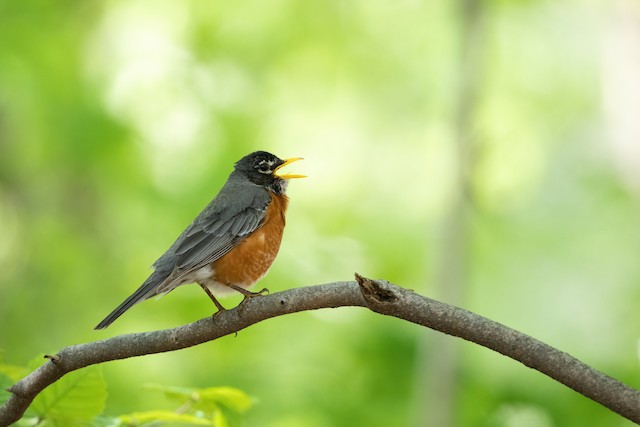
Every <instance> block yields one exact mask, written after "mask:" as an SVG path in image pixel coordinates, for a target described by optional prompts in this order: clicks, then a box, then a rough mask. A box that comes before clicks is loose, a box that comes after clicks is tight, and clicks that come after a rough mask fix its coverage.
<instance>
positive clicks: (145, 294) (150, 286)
mask: <svg viewBox="0 0 640 427" xmlns="http://www.w3.org/2000/svg"><path fill="white" fill-rule="evenodd" d="M157 273H158V272H157V271H156V272H154V273H153V274H152V275H151V276H149V278H148V279H147V280H145V282H144V283H143V284H142V285H141V286H140V287H139V288H138V290H137V291H135V292H134V293H133V294H132V295H131V296H129V298H127V299H126V300H124V302H123V303H122V304H120V305H119V306H118V307H116V309H115V310H113V311H112V312H111V313H109V315H108V316H107V317H105V318H104V319H103V320H102V322H100V323H98V325H97V326H96V327H95V328H94V329H104V328H106V327H107V326H109V325H110V324H112V323H113V322H115V320H116V319H117V318H118V317H120V316H122V314H123V313H124V312H125V311H127V310H129V309H130V308H131V307H132V306H134V305H135V304H137V303H139V302H141V301H144V300H146V299H148V298H151V297H153V296H155V295H157V294H158V287H159V284H160V283H162V282H163V279H164V278H165V277H158V274H157Z"/></svg>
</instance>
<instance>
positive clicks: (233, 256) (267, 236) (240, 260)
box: [212, 194, 288, 288]
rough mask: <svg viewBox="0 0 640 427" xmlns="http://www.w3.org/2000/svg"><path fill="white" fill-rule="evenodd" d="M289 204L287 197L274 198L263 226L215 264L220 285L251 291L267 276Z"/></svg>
mask: <svg viewBox="0 0 640 427" xmlns="http://www.w3.org/2000/svg"><path fill="white" fill-rule="evenodd" d="M287 203H288V199H287V197H286V196H284V195H283V196H277V195H274V194H272V195H271V203H270V204H269V206H268V207H267V212H266V214H265V219H264V223H263V224H262V226H261V227H260V228H258V229H257V230H255V231H254V232H253V233H251V234H250V235H249V236H247V238H246V239H244V240H243V241H242V242H241V243H240V244H239V245H238V246H236V247H235V248H233V249H232V250H231V251H229V252H228V253H227V254H225V255H224V256H223V257H222V258H220V259H218V260H217V261H215V262H214V263H213V265H212V267H213V270H214V276H213V279H214V280H215V281H216V282H218V283H221V284H224V285H226V284H233V285H237V286H242V287H244V288H248V287H249V286H251V285H253V284H254V283H255V282H257V281H258V280H260V278H261V277H262V276H264V275H265V274H266V273H267V271H268V270H269V267H271V264H272V263H273V260H274V259H275V258H276V255H277V254H278V250H279V249H280V242H281V241H282V233H283V231H284V225H285V218H284V215H285V212H286V210H287Z"/></svg>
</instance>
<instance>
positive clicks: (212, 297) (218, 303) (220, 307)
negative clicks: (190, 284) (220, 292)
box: [198, 283, 227, 316]
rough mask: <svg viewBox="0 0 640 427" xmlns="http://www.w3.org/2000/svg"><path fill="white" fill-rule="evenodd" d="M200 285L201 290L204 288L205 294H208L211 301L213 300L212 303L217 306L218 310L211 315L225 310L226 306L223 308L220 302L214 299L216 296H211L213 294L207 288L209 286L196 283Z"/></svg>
mask: <svg viewBox="0 0 640 427" xmlns="http://www.w3.org/2000/svg"><path fill="white" fill-rule="evenodd" d="M198 284H199V285H200V287H201V288H202V290H204V291H205V292H206V293H207V295H209V298H211V301H213V303H214V304H215V305H216V307H218V311H216V312H215V313H214V314H213V315H214V316H217V315H218V314H220V313H222V312H223V311H227V309H226V308H224V307H223V306H222V304H220V302H219V301H218V300H217V299H216V297H214V296H213V294H212V293H211V291H210V290H209V288H207V287H206V286H205V285H203V284H202V283H198Z"/></svg>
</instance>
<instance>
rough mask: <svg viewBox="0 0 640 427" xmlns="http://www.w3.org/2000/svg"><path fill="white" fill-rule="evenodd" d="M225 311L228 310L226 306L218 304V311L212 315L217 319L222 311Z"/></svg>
mask: <svg viewBox="0 0 640 427" xmlns="http://www.w3.org/2000/svg"><path fill="white" fill-rule="evenodd" d="M225 311H227V309H226V308H224V307H223V306H222V305H219V306H218V311H216V312H215V313H213V314H212V315H211V318H212V319H215V318H216V317H218V316H220V315H221V314H222V313H224V312H225Z"/></svg>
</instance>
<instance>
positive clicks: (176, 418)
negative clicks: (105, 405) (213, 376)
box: [118, 411, 218, 427]
mask: <svg viewBox="0 0 640 427" xmlns="http://www.w3.org/2000/svg"><path fill="white" fill-rule="evenodd" d="M118 419H119V420H120V422H121V423H122V425H125V426H127V425H130V426H138V425H141V424H145V423H150V422H166V423H168V422H173V423H177V422H179V423H182V424H190V425H195V426H216V424H214V422H213V420H208V419H206V418H202V417H198V416H195V415H189V414H177V413H175V412H171V411H146V412H134V413H133V414H130V415H121V416H119V417H118ZM216 427H218V426H216Z"/></svg>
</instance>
